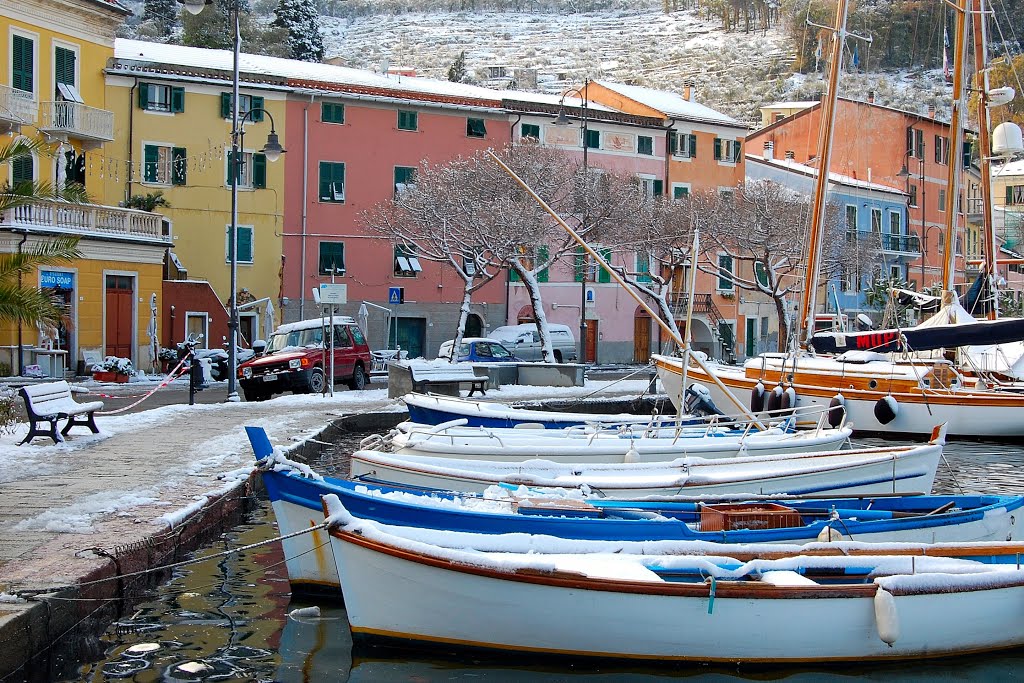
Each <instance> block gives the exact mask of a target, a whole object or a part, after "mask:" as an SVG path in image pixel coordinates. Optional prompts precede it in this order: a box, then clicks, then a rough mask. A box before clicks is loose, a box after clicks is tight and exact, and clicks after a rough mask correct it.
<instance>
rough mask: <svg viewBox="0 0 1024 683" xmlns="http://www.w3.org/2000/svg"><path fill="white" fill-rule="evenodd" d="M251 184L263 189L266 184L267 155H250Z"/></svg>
mask: <svg viewBox="0 0 1024 683" xmlns="http://www.w3.org/2000/svg"><path fill="white" fill-rule="evenodd" d="M252 186H253V187H255V188H258V189H263V188H265V187H266V186H267V155H266V154H259V153H257V154H253V155H252Z"/></svg>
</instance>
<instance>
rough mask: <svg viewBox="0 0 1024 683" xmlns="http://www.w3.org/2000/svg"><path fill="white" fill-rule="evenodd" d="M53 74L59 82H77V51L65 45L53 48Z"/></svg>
mask: <svg viewBox="0 0 1024 683" xmlns="http://www.w3.org/2000/svg"><path fill="white" fill-rule="evenodd" d="M53 61H54V64H53V75H54V78H55V79H56V81H57V82H58V83H63V84H64V85H74V84H75V52H74V50H68V49H67V48H63V47H56V48H54V50H53Z"/></svg>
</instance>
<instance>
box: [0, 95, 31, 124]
mask: <svg viewBox="0 0 1024 683" xmlns="http://www.w3.org/2000/svg"><path fill="white" fill-rule="evenodd" d="M36 111H37V109H36V103H35V101H34V100H33V99H32V93H30V92H25V91H24V90H18V89H17V88H11V87H9V86H6V85H0V122H5V123H9V124H14V125H16V126H21V125H25V124H28V125H34V124H35V122H36Z"/></svg>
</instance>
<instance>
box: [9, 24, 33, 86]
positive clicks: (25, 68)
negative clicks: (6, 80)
mask: <svg viewBox="0 0 1024 683" xmlns="http://www.w3.org/2000/svg"><path fill="white" fill-rule="evenodd" d="M11 39H12V40H11V76H12V80H11V86H12V87H13V88H15V89H16V90H24V91H25V92H33V90H34V84H35V42H34V41H33V40H32V39H31V38H26V37H25V36H19V35H14V36H11Z"/></svg>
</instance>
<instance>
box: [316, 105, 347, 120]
mask: <svg viewBox="0 0 1024 683" xmlns="http://www.w3.org/2000/svg"><path fill="white" fill-rule="evenodd" d="M320 120H321V121H322V122H324V123H345V105H344V104H340V103H338V102H321V103H320Z"/></svg>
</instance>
